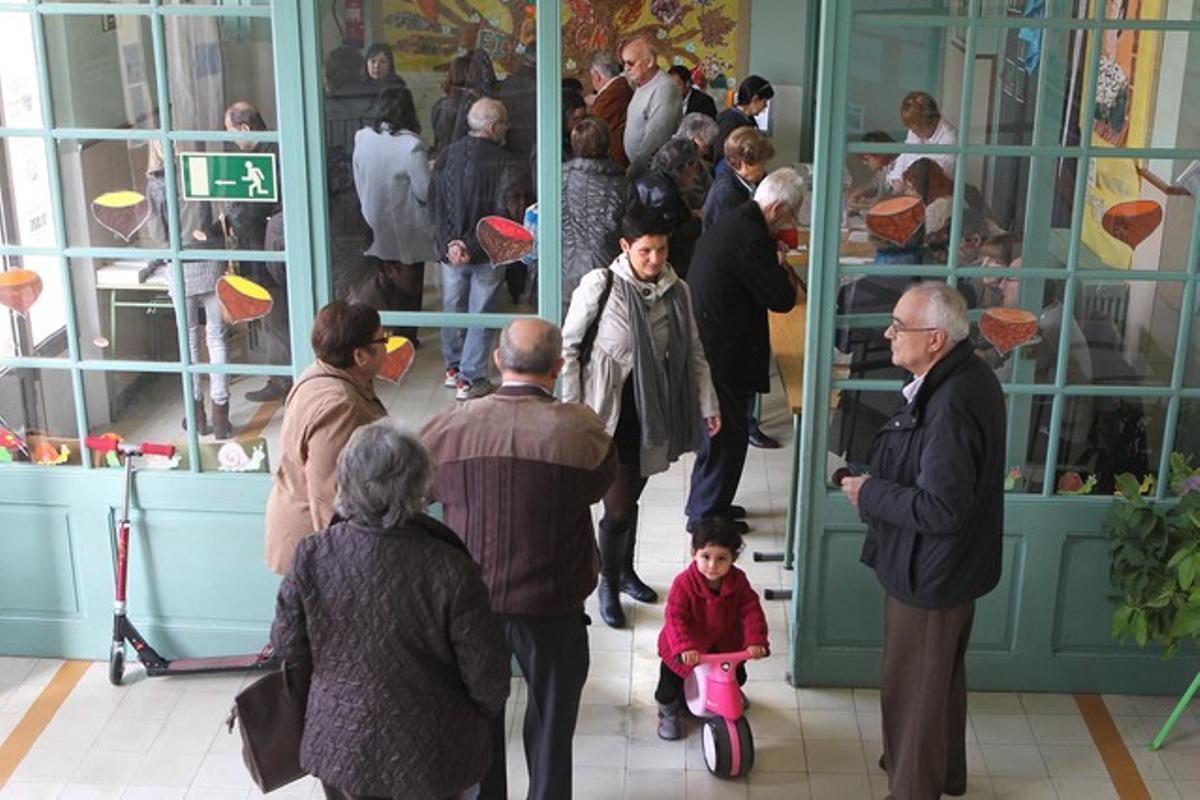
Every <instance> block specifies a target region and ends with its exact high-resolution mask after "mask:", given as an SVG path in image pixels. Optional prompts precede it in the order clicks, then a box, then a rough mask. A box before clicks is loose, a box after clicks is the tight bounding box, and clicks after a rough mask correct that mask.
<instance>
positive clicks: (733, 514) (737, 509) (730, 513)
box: [721, 505, 749, 519]
mask: <svg viewBox="0 0 1200 800" xmlns="http://www.w3.org/2000/svg"><path fill="white" fill-rule="evenodd" d="M721 516H722V517H724V518H725V519H745V518H746V517H748V516H749V514H747V513H746V507H745V506H739V505H731V506H730V507H729V508H727V509H725V510H724V511H722V512H721Z"/></svg>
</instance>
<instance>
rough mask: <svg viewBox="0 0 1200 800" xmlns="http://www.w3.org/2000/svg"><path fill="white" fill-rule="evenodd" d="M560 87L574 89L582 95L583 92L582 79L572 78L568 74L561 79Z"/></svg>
mask: <svg viewBox="0 0 1200 800" xmlns="http://www.w3.org/2000/svg"><path fill="white" fill-rule="evenodd" d="M562 88H564V89H574V90H575V91H577V92H579V94H581V95H582V94H583V81H581V80H579V78H573V77H571V76H569V75H568V76H567V77H565V78H563V79H562Z"/></svg>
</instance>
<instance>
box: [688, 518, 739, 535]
mask: <svg viewBox="0 0 1200 800" xmlns="http://www.w3.org/2000/svg"><path fill="white" fill-rule="evenodd" d="M702 521H703V520H698V519H689V520H688V521H687V525H686V526H685V527H686V530H687V532H688V533H696V532H697V531H698V530H700V523H701V522H702ZM727 522H729V524H730V525H732V526H733V529H734V530H736V531H737V532H738V533H739V534H741V535H742V536H745V535H746V534H747V533H749V532H750V526H749V525H747V524H746V523H745V522H742V521H741V520H740V519H727Z"/></svg>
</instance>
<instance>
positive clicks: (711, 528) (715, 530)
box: [692, 517, 742, 561]
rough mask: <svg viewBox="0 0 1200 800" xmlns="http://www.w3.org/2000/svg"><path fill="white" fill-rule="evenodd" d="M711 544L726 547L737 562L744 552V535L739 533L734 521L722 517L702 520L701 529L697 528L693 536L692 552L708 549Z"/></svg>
mask: <svg viewBox="0 0 1200 800" xmlns="http://www.w3.org/2000/svg"><path fill="white" fill-rule="evenodd" d="M710 544H715V545H716V546H718V547H724V548H725V549H726V550H728V551H729V552H730V553H732V554H733V559H734V560H735V561H736V560H737V557H738V553H740V552H741V551H742V535H741V534H740V533H738V529H737V525H736V524H735V523H734V522H733V520H728V519H721V518H720V517H710V518H708V519H703V520H700V527H698V528H696V532H695V533H693V534H692V552H693V553H694V552H696V551H697V550H701V549H703V548H705V547H708V546H709V545H710Z"/></svg>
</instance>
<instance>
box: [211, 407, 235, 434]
mask: <svg viewBox="0 0 1200 800" xmlns="http://www.w3.org/2000/svg"><path fill="white" fill-rule="evenodd" d="M212 422H213V436H214V437H215V438H217V439H228V438H230V437H231V436H233V428H231V427H230V425H229V401H228V400H226V401H225V402H224V403H213V404H212Z"/></svg>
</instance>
